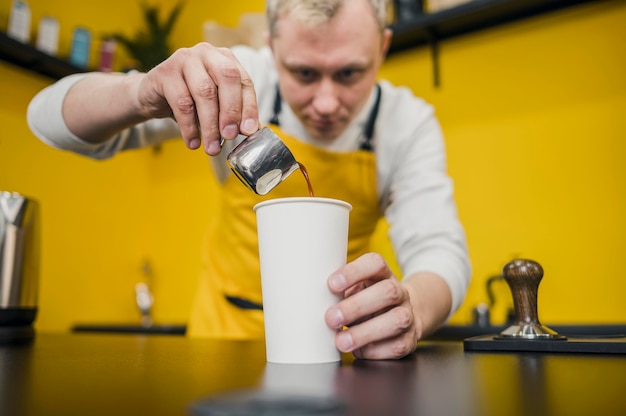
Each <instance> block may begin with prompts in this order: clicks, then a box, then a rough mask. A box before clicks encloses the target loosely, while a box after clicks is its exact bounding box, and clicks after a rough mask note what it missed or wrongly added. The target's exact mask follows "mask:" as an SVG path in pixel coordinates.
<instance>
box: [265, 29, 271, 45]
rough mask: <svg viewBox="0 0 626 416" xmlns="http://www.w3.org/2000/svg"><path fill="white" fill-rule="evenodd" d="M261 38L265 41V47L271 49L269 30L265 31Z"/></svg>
mask: <svg viewBox="0 0 626 416" xmlns="http://www.w3.org/2000/svg"><path fill="white" fill-rule="evenodd" d="M263 38H264V39H265V44H266V45H267V46H269V47H270V49H271V48H272V38H271V37H270V32H269V30H266V31H265V32H263Z"/></svg>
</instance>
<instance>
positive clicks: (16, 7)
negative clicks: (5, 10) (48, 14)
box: [7, 0, 31, 43]
mask: <svg viewBox="0 0 626 416" xmlns="http://www.w3.org/2000/svg"><path fill="white" fill-rule="evenodd" d="M30 19H31V17H30V8H29V7H28V3H26V2H25V1H24V0H13V4H12V6H11V12H10V14H9V27H8V28H7V35H8V36H9V37H11V38H13V39H15V40H18V41H20V42H22V43H28V42H30Z"/></svg>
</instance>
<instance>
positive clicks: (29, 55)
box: [0, 32, 85, 79]
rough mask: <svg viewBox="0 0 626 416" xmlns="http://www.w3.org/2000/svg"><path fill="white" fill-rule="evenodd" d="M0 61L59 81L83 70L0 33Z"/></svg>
mask: <svg viewBox="0 0 626 416" xmlns="http://www.w3.org/2000/svg"><path fill="white" fill-rule="evenodd" d="M0 59H1V60H3V61H6V62H9V63H11V64H14V65H17V66H19V67H21V68H24V69H27V70H29V71H33V72H35V73H38V74H41V75H45V76H47V77H50V78H53V79H59V78H62V77H64V76H66V75H70V74H74V73H77V72H85V70H84V69H82V68H79V67H77V66H74V65H72V64H70V63H69V62H67V61H64V60H61V59H59V58H56V57H54V56H50V55H48V54H47V53H44V52H42V51H40V50H38V49H36V48H35V47H33V46H32V45H27V44H24V43H21V42H19V41H17V40H15V39H12V38H10V37H9V36H7V34H6V33H2V32H0Z"/></svg>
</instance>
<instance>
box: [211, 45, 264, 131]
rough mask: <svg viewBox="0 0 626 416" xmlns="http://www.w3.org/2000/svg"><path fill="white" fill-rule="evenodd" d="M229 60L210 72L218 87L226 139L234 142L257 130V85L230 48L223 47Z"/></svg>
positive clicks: (220, 115) (220, 117)
mask: <svg viewBox="0 0 626 416" xmlns="http://www.w3.org/2000/svg"><path fill="white" fill-rule="evenodd" d="M219 52H220V53H221V54H222V55H223V56H224V58H225V59H226V61H225V63H224V64H223V65H220V66H215V65H213V66H212V67H211V68H216V70H215V71H214V72H210V74H211V77H212V78H213V79H214V80H215V81H216V83H217V84H218V85H219V89H218V93H219V102H220V103H221V105H220V108H219V110H220V112H219V120H220V121H219V124H220V131H221V132H222V136H223V137H224V138H225V139H227V140H228V139H234V138H235V137H237V134H239V133H241V134H244V135H250V134H252V133H254V132H255V131H257V130H258V107H257V104H256V93H255V91H254V84H253V82H252V78H250V75H249V74H248V72H247V71H246V70H245V69H244V68H243V67H242V66H241V65H240V64H239V61H237V59H236V58H235V56H234V55H233V53H232V52H231V51H230V49H226V48H220V49H219Z"/></svg>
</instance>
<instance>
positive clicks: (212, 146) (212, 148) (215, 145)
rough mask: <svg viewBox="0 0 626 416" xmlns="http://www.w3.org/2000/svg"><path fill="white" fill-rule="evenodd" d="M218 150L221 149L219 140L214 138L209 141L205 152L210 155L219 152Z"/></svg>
mask: <svg viewBox="0 0 626 416" xmlns="http://www.w3.org/2000/svg"><path fill="white" fill-rule="evenodd" d="M220 150H222V147H221V146H220V142H219V141H218V140H214V141H212V142H211V143H209V148H208V149H207V153H208V154H210V155H211V156H215V155H217V154H219V153H220Z"/></svg>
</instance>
